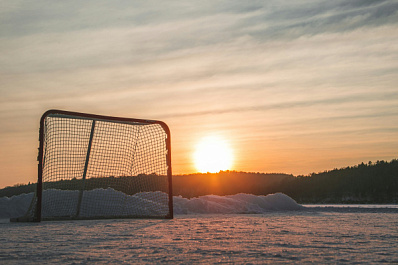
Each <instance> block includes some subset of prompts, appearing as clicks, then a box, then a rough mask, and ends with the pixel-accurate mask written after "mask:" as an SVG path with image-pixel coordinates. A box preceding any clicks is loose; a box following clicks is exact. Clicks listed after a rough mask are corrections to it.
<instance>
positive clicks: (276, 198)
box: [0, 188, 303, 218]
mask: <svg viewBox="0 0 398 265" xmlns="http://www.w3.org/2000/svg"><path fill="white" fill-rule="evenodd" d="M83 194H84V195H83V199H82V207H81V211H80V215H81V216H83V217H86V216H104V215H108V216H109V215H134V214H139V213H142V212H144V211H149V214H159V215H160V214H162V213H167V194H166V193H162V192H142V193H137V194H134V195H131V196H130V195H126V194H124V193H122V192H119V191H116V190H114V189H111V188H108V189H96V190H91V191H86V192H84V193H83ZM78 196H79V191H76V190H72V191H69V190H54V189H50V190H45V191H44V192H43V205H46V207H43V209H42V215H43V216H68V215H73V214H74V213H75V211H76V207H77V201H78ZM32 198H33V193H29V194H22V195H18V196H13V197H11V198H7V197H3V198H0V218H13V217H20V216H23V215H24V214H25V213H26V212H27V210H28V208H29V205H30V203H31V200H32ZM49 198H51V199H52V200H56V201H61V202H68V204H67V205H65V207H62V208H60V207H57V205H59V204H56V203H51V202H49V201H48V200H49ZM98 198H100V199H98ZM173 199H174V214H215V213H218V214H261V213H266V212H270V211H292V210H300V209H303V207H302V206H300V205H298V204H297V203H296V202H295V201H294V200H293V199H292V198H290V197H289V196H287V195H285V194H282V193H276V194H269V195H267V196H256V195H252V194H243V193H240V194H236V195H228V196H218V195H206V196H201V197H198V198H192V199H187V198H183V197H181V196H175V197H174V198H173ZM129 206H130V207H129ZM154 206H155V207H154Z"/></svg>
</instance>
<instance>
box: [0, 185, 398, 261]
mask: <svg viewBox="0 0 398 265" xmlns="http://www.w3.org/2000/svg"><path fill="white" fill-rule="evenodd" d="M102 192H105V193H106V191H102ZM148 196H149V197H148ZM144 197H145V199H148V198H149V199H150V194H142V198H144ZM31 198H32V194H25V195H20V196H15V197H12V198H0V212H1V216H2V218H5V216H6V218H9V217H10V216H12V215H15V216H18V215H19V214H20V213H22V212H24V210H25V209H26V207H28V206H29V203H30V200H31ZM5 205H8V206H7V207H5ZM174 206H175V209H176V212H175V213H176V214H175V218H174V219H172V220H153V219H151V220H143V219H114V220H73V221H53V222H41V223H10V222H9V220H8V219H2V220H0V246H1V247H0V264H11V265H12V264H137V263H143V264H159V263H166V264H215V263H226V264H286V263H295V264H306V263H311V264H313V263H315V264H354V263H356V264H364V263H366V264H369V263H371V264H380V263H393V264H397V263H398V254H397V253H398V229H397V227H398V208H397V207H396V206H386V207H384V206H378V207H371V206H355V207H340V206H337V205H335V206H330V207H321V206H311V207H303V206H300V205H298V204H296V203H295V202H294V200H292V199H291V198H289V197H288V196H286V195H284V194H273V195H269V196H255V195H250V194H237V195H231V196H214V195H209V196H203V197H199V198H193V199H185V198H181V197H175V198H174ZM18 209H19V210H18ZM370 209H371V210H370ZM292 210H293V211H292Z"/></svg>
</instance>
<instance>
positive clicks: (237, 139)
mask: <svg viewBox="0 0 398 265" xmlns="http://www.w3.org/2000/svg"><path fill="white" fill-rule="evenodd" d="M0 2H1V9H0V51H1V56H0V170H1V173H0V188H2V187H4V186H9V185H14V184H17V183H27V182H29V181H30V182H35V181H36V179H37V162H36V157H37V147H38V129H39V119H40V116H41V115H42V113H43V112H45V111H46V110H48V109H63V110H71V111H78V112H86V113H96V114H103V115H112V116H122V117H132V118H145V119H156V120H163V121H164V122H166V123H167V124H168V125H169V127H170V129H171V134H172V165H173V173H174V174H183V173H192V172H197V171H198V170H197V168H195V163H194V158H193V156H194V153H195V151H196V148H197V145H198V143H199V142H200V141H201V139H203V138H205V137H219V139H223V141H225V142H226V143H227V144H228V146H229V148H230V149H231V150H232V153H233V157H234V159H233V164H232V166H231V168H230V169H231V170H238V171H250V172H282V173H292V174H294V175H298V174H308V173H311V172H318V171H324V170H328V169H333V168H340V167H344V166H349V165H355V164H358V163H361V162H367V161H370V160H371V161H376V160H391V159H393V158H397V157H398V11H397V10H398V2H397V1H367V0H360V1H355V0H354V1H326V0H325V1H293V2H292V1H282V0H277V1H235V0H232V1H167V2H165V1H104V0H96V1H44V0H37V1H34V2H31V1H18V0H17V1H5V0H4V1H3V0H1V1H0Z"/></svg>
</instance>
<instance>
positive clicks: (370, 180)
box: [0, 159, 398, 203]
mask: <svg viewBox="0 0 398 265" xmlns="http://www.w3.org/2000/svg"><path fill="white" fill-rule="evenodd" d="M159 178H161V177H160V176H156V175H139V176H130V177H126V176H124V177H111V178H101V179H90V180H88V184H90V185H88V184H86V187H90V189H94V188H106V187H103V186H102V184H101V183H105V182H104V181H103V180H104V179H106V183H108V184H110V185H111V187H113V188H115V189H122V190H121V191H123V192H125V193H127V194H134V193H136V192H140V191H150V190H145V189H144V188H142V187H139V186H134V187H130V186H131V185H120V183H121V182H123V183H131V180H132V179H134V181H136V182H137V183H138V182H140V183H141V182H142V180H144V179H145V182H147V183H152V184H153V185H152V187H153V188H156V186H157V183H159ZM78 181H79V180H76V179H74V180H70V181H64V182H55V183H52V184H51V185H50V186H53V188H59V187H61V189H65V188H63V187H64V186H73V185H65V184H66V182H78ZM69 184H71V183H69ZM35 186H36V185H35V184H27V185H16V186H13V187H6V188H4V189H1V190H0V197H3V196H8V197H10V196H13V195H19V194H21V193H29V192H32V191H34V189H35ZM120 186H122V188H119V187H120ZM75 187H76V186H75ZM275 192H283V193H285V194H287V195H289V196H290V197H292V198H293V199H295V200H296V201H297V202H299V203H398V160H396V159H394V160H392V161H391V162H385V161H377V162H376V163H371V162H369V163H367V164H364V163H362V164H359V165H357V166H352V167H346V168H341V169H334V170H330V171H325V172H321V173H312V174H310V175H308V176H297V177H294V176H293V175H288V174H279V173H267V174H266V173H248V172H237V171H221V172H219V173H207V174H200V173H196V174H189V175H176V176H173V193H174V195H176V196H178V195H181V196H183V197H186V198H192V197H197V196H201V195H207V194H216V195H233V194H237V193H251V194H255V195H266V194H269V193H275Z"/></svg>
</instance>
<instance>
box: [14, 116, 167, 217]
mask: <svg viewBox="0 0 398 265" xmlns="http://www.w3.org/2000/svg"><path fill="white" fill-rule="evenodd" d="M39 139H40V147H39V155H38V162H39V164H38V182H37V191H36V192H35V194H34V197H33V200H32V203H31V206H30V208H29V210H28V212H27V214H26V216H24V217H21V218H16V219H14V220H12V221H41V220H67V219H100V218H173V196H172V172H171V153H170V131H169V128H168V127H167V125H166V124H165V123H163V122H161V121H153V120H142V119H130V118H118V117H109V116H100V115H93V114H84V113H77V112H69V111H60V110H49V111H47V112H46V113H44V114H43V116H42V118H41V120H40V137H39Z"/></svg>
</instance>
